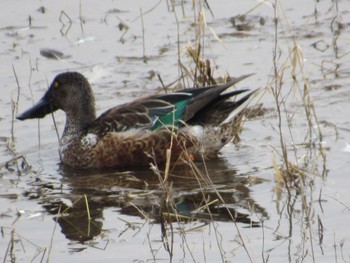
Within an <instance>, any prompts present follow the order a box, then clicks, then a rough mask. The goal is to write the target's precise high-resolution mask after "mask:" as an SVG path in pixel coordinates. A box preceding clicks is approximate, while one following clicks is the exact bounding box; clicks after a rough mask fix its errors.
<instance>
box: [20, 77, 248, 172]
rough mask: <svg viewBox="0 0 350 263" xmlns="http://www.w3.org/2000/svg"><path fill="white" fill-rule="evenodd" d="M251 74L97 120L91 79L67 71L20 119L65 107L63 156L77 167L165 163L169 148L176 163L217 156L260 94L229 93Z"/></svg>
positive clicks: (146, 100) (166, 96)
mask: <svg viewBox="0 0 350 263" xmlns="http://www.w3.org/2000/svg"><path fill="white" fill-rule="evenodd" d="M248 76H249V75H244V76H241V77H238V78H232V79H231V80H230V81H229V82H227V83H225V84H222V85H216V86H210V87H201V88H189V89H184V90H182V91H180V92H175V93H171V94H161V95H154V96H150V97H146V98H141V99H137V100H134V101H132V102H129V103H125V104H122V105H119V106H116V107H114V108H111V109H109V110H107V111H106V112H104V113H103V114H102V115H101V116H99V117H98V118H96V113H95V99H94V95H93V93H92V89H91V86H90V84H89V82H88V81H87V80H86V78H85V77H84V76H83V75H81V74H79V73H77V72H66V73H62V74H59V75H57V76H56V78H55V79H54V81H53V82H52V84H51V85H50V88H49V90H48V91H47V92H46V93H45V95H44V96H43V97H42V98H41V100H40V101H39V102H37V103H36V104H35V105H34V106H33V107H32V108H30V109H28V110H27V111H25V112H24V113H22V114H20V115H19V116H17V118H18V119H20V120H25V119H32V118H42V117H44V116H45V115H47V114H48V113H51V112H54V111H56V110H58V109H61V110H63V111H64V112H65V113H66V125H65V128H64V132H63V135H62V139H61V145H60V153H61V160H62V162H63V163H64V164H66V165H69V166H72V167H75V168H104V167H133V166H148V165H149V164H150V163H151V162H157V164H160V163H164V162H166V161H167V160H166V158H167V150H168V149H170V150H171V160H170V161H171V162H175V161H176V162H178V161H179V160H180V161H181V160H183V161H186V160H193V158H195V159H199V160H202V159H203V158H212V157H215V156H216V155H217V153H218V151H219V150H220V149H221V148H222V147H223V146H224V145H225V144H227V143H228V142H230V141H232V139H233V138H234V137H235V136H236V135H237V132H238V131H239V128H240V125H241V120H242V116H243V114H244V111H242V110H243V109H244V107H243V106H245V102H247V101H248V99H249V98H250V96H251V95H252V94H253V93H254V92H251V93H249V94H247V95H245V96H243V97H242V98H240V99H239V100H232V98H234V97H236V96H237V95H239V94H241V93H244V92H246V91H247V90H235V91H231V92H226V93H223V92H224V91H225V90H226V89H228V88H229V87H230V86H232V85H234V84H235V83H237V82H239V81H241V80H243V79H244V78H246V77H248ZM175 112H176V113H175ZM175 116H176V119H175ZM164 122H165V123H164Z"/></svg>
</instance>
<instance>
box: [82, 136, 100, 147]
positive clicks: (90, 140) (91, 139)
mask: <svg viewBox="0 0 350 263" xmlns="http://www.w3.org/2000/svg"><path fill="white" fill-rule="evenodd" d="M97 141H98V137H97V135H96V134H93V133H88V134H86V136H84V137H83V138H81V140H80V142H81V146H82V147H94V146H95V145H96V144H97Z"/></svg>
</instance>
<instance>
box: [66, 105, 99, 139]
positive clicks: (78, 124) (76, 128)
mask: <svg viewBox="0 0 350 263" xmlns="http://www.w3.org/2000/svg"><path fill="white" fill-rule="evenodd" d="M95 119H96V112H95V105H94V103H92V104H90V105H88V106H87V105H83V104H78V105H77V107H76V108H75V109H74V111H69V112H66V125H65V128H64V131H63V135H62V141H63V143H64V140H69V139H70V138H72V137H75V136H78V135H80V134H81V132H82V131H83V130H84V129H85V128H86V127H87V126H89V124H91V123H92V122H93V121H94V120H95Z"/></svg>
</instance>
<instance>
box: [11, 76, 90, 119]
mask: <svg viewBox="0 0 350 263" xmlns="http://www.w3.org/2000/svg"><path fill="white" fill-rule="evenodd" d="M58 109H61V110H63V111H65V112H66V115H67V121H69V120H68V119H69V118H72V119H74V121H75V122H78V123H80V125H81V126H83V125H85V124H87V123H89V122H92V121H93V120H94V119H95V118H96V116H95V99H94V95H93V93H92V89H91V86H90V84H89V82H88V81H87V79H86V78H85V77H84V76H83V75H82V74H80V73H78V72H65V73H61V74H59V75H57V76H56V77H55V79H54V80H53V81H52V83H51V85H50V87H49V89H48V91H47V92H46V93H45V95H44V96H43V97H42V98H41V99H40V100H39V101H38V102H37V103H36V104H35V105H34V106H33V107H31V108H30V109H28V110H27V111H25V112H23V113H22V114H19V115H18V116H17V119H19V120H26V119H35V118H43V117H44V116H45V115H47V114H49V113H52V112H54V111H56V110H58Z"/></svg>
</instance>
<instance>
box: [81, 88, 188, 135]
mask: <svg viewBox="0 0 350 263" xmlns="http://www.w3.org/2000/svg"><path fill="white" fill-rule="evenodd" d="M191 99H192V94H191V93H172V94H166V95H161V96H152V97H148V98H144V99H139V100H135V101H133V102H130V103H126V104H122V105H119V106H117V107H114V108H111V109H109V110H108V111H106V112H104V113H103V114H102V115H101V116H99V117H98V118H97V119H96V120H95V121H94V122H93V123H92V124H90V125H89V127H87V129H86V131H87V132H93V133H96V134H100V135H103V134H105V133H107V132H112V131H114V132H123V131H127V130H131V129H150V130H154V129H157V128H159V127H161V126H163V125H177V124H178V122H179V121H180V120H181V119H182V117H183V115H184V111H185V108H186V105H187V104H188V102H189V101H190V100H191Z"/></svg>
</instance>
